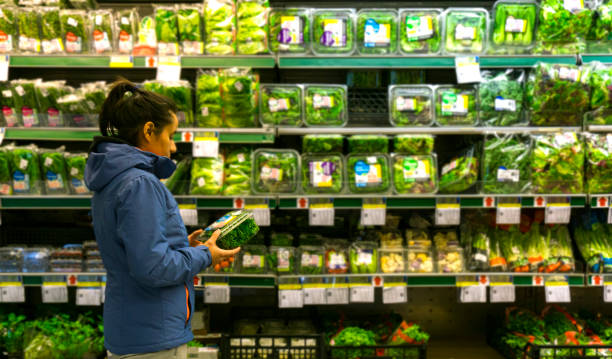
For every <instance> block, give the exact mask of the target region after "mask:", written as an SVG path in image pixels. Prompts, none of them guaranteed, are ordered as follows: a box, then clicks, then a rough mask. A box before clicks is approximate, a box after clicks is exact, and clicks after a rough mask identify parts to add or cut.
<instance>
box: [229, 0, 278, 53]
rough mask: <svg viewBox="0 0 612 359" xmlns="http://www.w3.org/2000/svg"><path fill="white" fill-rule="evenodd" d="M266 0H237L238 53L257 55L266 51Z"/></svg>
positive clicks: (267, 10) (267, 9) (267, 7)
mask: <svg viewBox="0 0 612 359" xmlns="http://www.w3.org/2000/svg"><path fill="white" fill-rule="evenodd" d="M269 10H270V3H269V2H268V0H238V1H237V9H236V15H237V18H238V21H237V22H238V31H237V34H236V42H237V48H238V53H239V54H242V55H257V54H264V53H266V52H268V12H269Z"/></svg>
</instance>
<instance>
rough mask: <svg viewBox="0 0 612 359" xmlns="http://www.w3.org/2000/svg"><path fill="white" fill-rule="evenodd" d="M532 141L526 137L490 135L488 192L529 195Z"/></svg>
mask: <svg viewBox="0 0 612 359" xmlns="http://www.w3.org/2000/svg"><path fill="white" fill-rule="evenodd" d="M530 142H531V140H530V139H529V138H528V137H525V136H522V135H505V136H504V135H497V134H491V135H487V136H486V139H485V142H484V155H483V160H482V161H483V170H482V182H483V190H484V192H485V193H499V194H510V193H525V192H527V191H528V190H529V179H530V173H529V171H530V163H529V161H530V160H531V143H530Z"/></svg>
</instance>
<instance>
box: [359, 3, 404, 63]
mask: <svg viewBox="0 0 612 359" xmlns="http://www.w3.org/2000/svg"><path fill="white" fill-rule="evenodd" d="M357 51H358V52H359V53H360V54H361V55H389V54H394V53H396V52H397V11H395V10H390V9H361V10H359V12H358V13H357Z"/></svg>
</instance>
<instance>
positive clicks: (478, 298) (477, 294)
mask: <svg viewBox="0 0 612 359" xmlns="http://www.w3.org/2000/svg"><path fill="white" fill-rule="evenodd" d="M459 300H460V301H461V303H486V302H487V287H486V286H484V285H474V286H467V287H461V288H460V296H459Z"/></svg>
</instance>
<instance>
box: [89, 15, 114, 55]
mask: <svg viewBox="0 0 612 359" xmlns="http://www.w3.org/2000/svg"><path fill="white" fill-rule="evenodd" d="M89 21H90V23H91V24H92V28H93V32H92V36H91V52H92V53H93V54H109V53H111V52H113V45H114V44H115V33H114V32H113V13H112V11H110V10H96V11H91V12H89Z"/></svg>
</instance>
